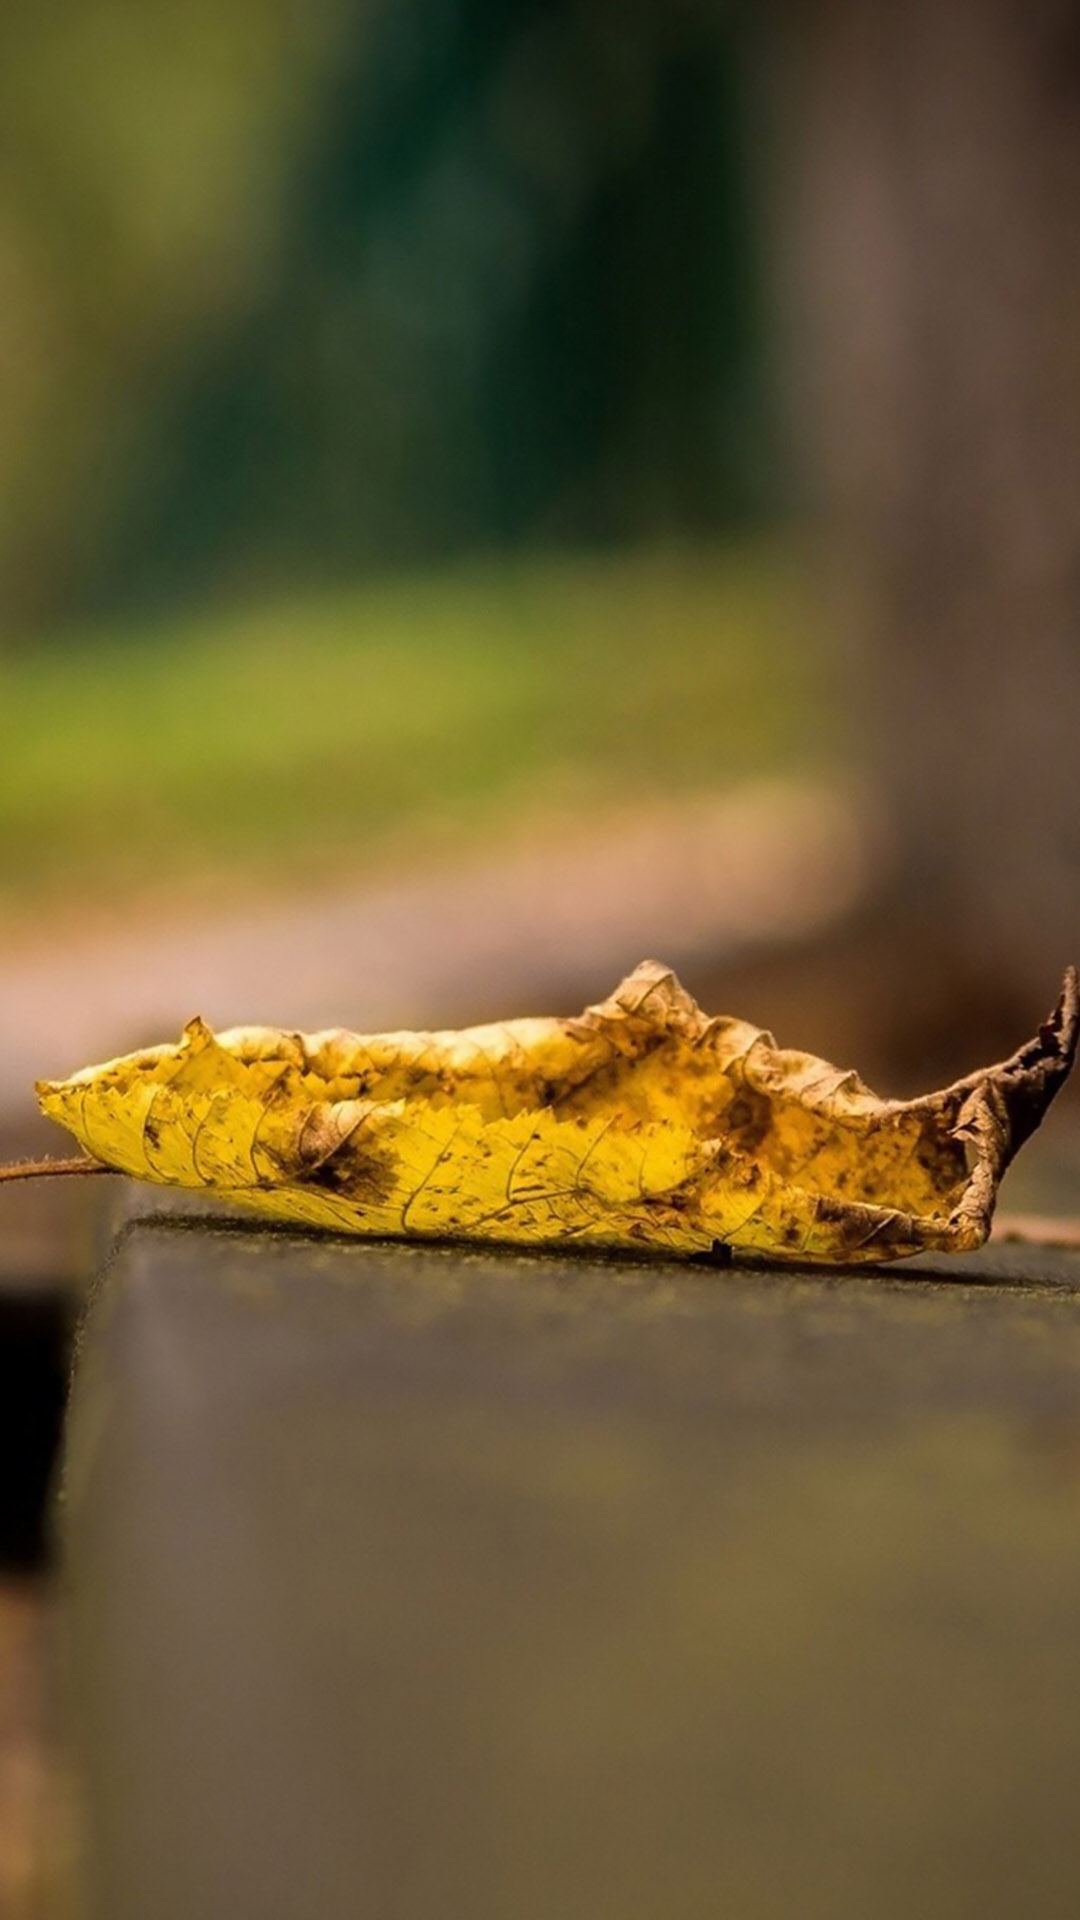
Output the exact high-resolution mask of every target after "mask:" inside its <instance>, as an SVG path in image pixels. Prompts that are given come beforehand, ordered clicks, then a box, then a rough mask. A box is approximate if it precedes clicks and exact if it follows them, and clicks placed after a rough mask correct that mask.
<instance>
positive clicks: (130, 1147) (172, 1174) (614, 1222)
mask: <svg viewBox="0 0 1080 1920" xmlns="http://www.w3.org/2000/svg"><path fill="white" fill-rule="evenodd" d="M1078 1017H1080V1016H1078V1005H1077V980H1076V974H1075V972H1074V971H1073V970H1071V969H1070V971H1069V973H1068V974H1067V975H1066V978H1065V985H1064V988H1063V991H1062V995H1061V999H1060V1001H1059V1003H1058V1006H1057V1008H1056V1010H1055V1012H1054V1013H1053V1014H1052V1015H1051V1017H1050V1019H1049V1021H1048V1022H1047V1024H1046V1025H1045V1026H1044V1027H1042V1028H1041V1029H1040V1032H1039V1034H1038V1035H1037V1037H1036V1038H1035V1039H1034V1040H1031V1041H1029V1042H1028V1044H1027V1045H1026V1046H1024V1047H1022V1048H1021V1049H1020V1051H1019V1052H1018V1053H1017V1054H1015V1055H1014V1056H1013V1058H1012V1059H1011V1060H1008V1061H1005V1062H1004V1063H1003V1064H1002V1065H1000V1066H996V1067H990V1068H988V1069H986V1070H985V1071H984V1072H982V1073H975V1074H972V1075H970V1076H969V1077H968V1078H967V1079H966V1080H961V1081H958V1082H957V1084H956V1085H955V1086H952V1087H948V1088H946V1089H945V1090H944V1091H943V1092H941V1093H934V1094H929V1095H927V1096H925V1097H924V1098H922V1099H918V1100H909V1101H895V1100H879V1099H878V1098H877V1097H876V1095H874V1094H873V1093H871V1092H870V1091H869V1089H868V1088H867V1087H865V1086H864V1085H863V1083H862V1082H861V1081H860V1080H859V1078H858V1077H857V1075H856V1074H854V1073H840V1072H837V1071H836V1069H835V1068H833V1067H830V1066H827V1065H826V1064H825V1063H824V1062H823V1061H821V1060H816V1059H814V1058H813V1057H812V1056H811V1055H809V1054H805V1053H795V1052H788V1051H784V1050H781V1049H779V1048H777V1046H776V1044H775V1042H774V1041H773V1039H772V1037H771V1035H769V1034H767V1033H762V1032H760V1031H759V1030H758V1029H757V1028H756V1027H752V1026H748V1025H746V1023H745V1022H743V1021H741V1020H732V1019H724V1018H717V1019H710V1018H708V1017H707V1016H706V1015H705V1014H704V1013H702V1011H701V1009H700V1008H699V1007H698V1006H697V1005H696V1004H695V1002H694V1001H693V1000H692V999H691V998H690V996H689V994H687V993H686V992H685V991H684V990H683V988H682V987H681V986H680V985H679V983H678V981H677V980H676V978H675V976H674V974H672V973H671V972H670V971H669V970H668V969H667V968H665V967H662V966H660V965H659V964H658V963H657V962H655V961H645V962H644V963H643V964H642V965H641V966H639V967H638V968H637V969H636V970H635V972H634V973H632V974H630V976H629V977H628V978H627V979H626V980H624V981H623V983H622V985H621V986H620V987H618V988H617V989H616V991H615V993H614V994H613V995H612V996H611V998H610V999H609V1000H606V1001H605V1002H604V1003H603V1005H601V1006H598V1007H591V1008H589V1009H588V1011H587V1012H585V1013H584V1014H583V1015H582V1016H581V1017H580V1018H578V1019H571V1020H513V1021H509V1022H507V1023H506V1024H505V1025H500V1026H489V1027H474V1028H470V1029H466V1030H465V1031H462V1032H460V1033H389V1034H377V1035H374V1036H369V1037H362V1036H358V1035H356V1034H351V1033H345V1032H340V1031H332V1032H328V1033H319V1034H313V1035H310V1036H305V1035H303V1034H297V1033H279V1032H276V1031H274V1030H272V1029H268V1028H261V1027H251V1028H238V1029H236V1030H235V1031H233V1032H230V1033H224V1034H221V1035H219V1036H215V1035H214V1034H213V1033H212V1032H211V1031H210V1029H209V1028H208V1027H207V1026H206V1025H205V1024H204V1023H203V1022H202V1021H201V1020H193V1021H191V1023H190V1024H189V1025H188V1026H187V1027H186V1028H185V1030H184V1034H183V1038H182V1039H181V1040H180V1042H179V1044H178V1045H176V1046H163V1047H155V1048H152V1049H150V1050H149V1051H147V1052H144V1053H136V1054H131V1055H128V1056H127V1057H126V1058H124V1059H121V1060H114V1061H110V1062H108V1063H107V1064H106V1065H104V1066H100V1067H88V1068H86V1069H85V1070H84V1071H83V1072H81V1073H77V1074H75V1075H74V1076H73V1077H72V1078H71V1079H70V1080H63V1081H56V1082H48V1081H46V1082H42V1083H41V1084H40V1085H39V1088H38V1094H39V1098H40V1101H41V1105H42V1108H43V1109H44V1111H45V1113H47V1114H48V1115H49V1116H50V1117H51V1118H52V1119H54V1120H58V1121H60V1122H61V1123H62V1125H64V1126H66V1127H68V1128H70V1130H71V1132H72V1133H73V1134H75V1136H76V1138H77V1139H78V1140H79V1141H80V1142H81V1143H82V1145H83V1146H84V1147H85V1148H86V1150H87V1152H88V1153H90V1154H91V1155H93V1156H94V1158H95V1159H96V1160H98V1161H100V1162H101V1163H103V1164H104V1165H106V1166H109V1167H113V1168H116V1169H118V1170H121V1171H123V1172H126V1173H130V1174H134V1175H136V1176H137V1177H138V1178H140V1179H145V1180H154V1181H160V1182H163V1183H165V1184H166V1185H172V1186H181V1187H200V1188H204V1189H207V1190H209V1191H210V1192H211V1193H213V1194H215V1195H217V1196H219V1197H220V1198H221V1199H223V1200H227V1201H230V1202H240V1203H242V1204H244V1205H247V1206H251V1207H255V1208H257V1209H258V1210H259V1211H260V1212H262V1213H265V1214H269V1215H272V1216H274V1217H275V1218H277V1219H280V1220H287V1221H297V1222H302V1223H303V1224H305V1225H309V1226H315V1227H328V1228H332V1229H336V1230H338V1231H343V1232H347V1233H363V1234H390V1235H400V1234H405V1235H409V1236H450V1237H467V1238H477V1239H489V1240H505V1241H515V1242H518V1243H525V1244H529V1245H539V1244H542V1243H552V1242H557V1243H562V1244H566V1243H568V1242H569V1243H574V1244H598V1245H605V1246H613V1247H634V1248H641V1247H649V1248H655V1249H659V1250H662V1251H664V1252H666V1253H677V1254H696V1253H708V1252H710V1251H716V1250H718V1249H723V1248H733V1249H738V1250H741V1251H747V1252H752V1253H755V1254H761V1255H766V1256H769V1257H771V1258H774V1259H779V1260H789V1261H820V1262H845V1261H864V1260H891V1259H896V1258H898V1257H900V1256H901V1255H904V1254H911V1253H918V1252H922V1251H925V1250H927V1249H933V1250H934V1251H939V1252H966V1251H967V1250H968V1249H970V1248H973V1247H977V1246H979V1245H981V1243H982V1242H983V1240H985V1238H986V1236H987V1233H988V1231H989V1227H990V1220H991V1215H992V1212H993V1206H994V1198H995V1195H996V1191H997V1186H998V1182H999V1180H1000V1178H1001V1175H1002V1173H1003V1172H1004V1170H1005V1167H1006V1166H1007V1165H1008V1163H1009V1161H1010V1160H1011V1158H1012V1156H1013V1154H1014V1153H1015V1152H1016V1150H1017V1148H1018V1147H1019V1146H1020V1145H1021V1144H1022V1143H1023V1141H1024V1140H1025V1139H1026V1138H1027V1136H1028V1135H1029V1134H1030V1133H1031V1132H1032V1131H1033V1129H1034V1128H1035V1127H1036V1126H1037V1125H1038V1124H1039V1121H1040V1120H1041V1118H1042V1116H1043V1113H1044V1112H1045V1110H1046V1108H1047V1106H1048V1105H1049V1103H1050V1101H1051V1100H1052V1099H1053V1097H1054V1094H1055V1093H1056V1092H1057V1089H1058V1088H1059V1087H1060V1086H1061V1084H1062V1082H1063V1081H1064V1080H1065V1078H1066V1076H1067V1074H1068V1072H1069V1069H1070V1067H1071V1065H1072V1061H1073V1056H1074V1053H1075V1050H1076V1041H1077V1026H1078Z"/></svg>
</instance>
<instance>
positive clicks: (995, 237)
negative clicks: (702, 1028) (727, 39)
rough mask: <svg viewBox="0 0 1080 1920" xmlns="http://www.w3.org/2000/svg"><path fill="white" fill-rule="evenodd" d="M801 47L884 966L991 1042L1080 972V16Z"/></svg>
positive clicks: (850, 23) (814, 294)
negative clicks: (883, 850) (883, 823)
mask: <svg viewBox="0 0 1080 1920" xmlns="http://www.w3.org/2000/svg"><path fill="white" fill-rule="evenodd" d="M783 18H784V20H785V22H786V26H787V29H788V53H789V55H790V54H793V55H794V58H793V59H792V60H791V63H790V74H791V76H792V78H793V82H794V87H795V91H794V92H793V94H792V97H791V101H790V103H789V104H790V105H791V107H792V109H793V112H792V117H791V121H790V125H791V126H792V127H794V128H797V133H796V134H795V137H794V143H793V145H792V147H791V149H790V150H789V152H788V154H787V156H786V160H787V164H786V166H785V168H784V170H783V175H784V177H783V179H782V181H781V189H782V193H783V196H784V199H785V202H786V207H787V214H788V217H789V219H790V227H789V237H790V242H791V246H790V249H789V255H788V257H789V259H794V262H795V267H796V286H797V290H798V297H799V304H798V311H799V314H800V326H799V329H798V332H797V336H796V339H795V340H794V341H793V346H794V347H795V349H796V354H795V357H796V372H797V379H796V385H797V386H798V387H799V388H800V390H801V394H802V399H803V402H804V403H805V405H806V413H805V418H804V420H803V423H802V424H803V428H804V430H805V433H806V437H807V440H808V443H809V447H810V460H811V464H812V469H813V467H815V466H816V470H817V472H818V473H819V474H821V475H822V476H823V480H824V487H823V492H824V499H823V502H822V505H823V507H824V510H825V515H826V521H827V523H828V522H829V521H830V520H831V523H832V525H833V526H834V527H835V528H838V529H839V530H840V531H841V533H842V536H843V541H844V550H845V557H846V560H847V561H848V562H849V563H851V562H853V563H854V567H855V569H856V571H857V573H858V575H859V576H860V579H861V583H862V584H863V585H864V586H865V587H866V588H867V589H868V591H867V594H866V596H865V605H866V609H868V617H869V634H868V635H864V638H865V639H868V641H869V644H868V645H866V646H865V648H864V650H863V654H864V657H865V660H866V663H867V674H866V678H865V679H864V682H863V695H864V698H865V703H866V704H865V715H864V719H865V731H864V737H865V739H866V741H867V746H868V754H869V757H870V762H871V764H870V768H869V771H870V774H871V778H872V780H873V782H874V783H875V785H876V786H877V788H878V789H879V790H880V791H881V793H882V794H883V796H884V800H885V803H886V808H887V817H888V825H889V828H890V830H891V846H892V851H893V856H894V861H893V882H894V886H893V891H892V892H891V894H890V896H889V899H888V903H887V907H886V908H885V909H883V911H882V914H881V916H880V918H881V919H882V920H884V921H887V923H888V924H887V927H884V928H883V929H882V934H883V940H884V943H885V944H887V945H888V946H889V950H890V951H891V952H893V953H894V954H895V955H897V957H898V958H899V961H900V967H901V974H900V981H899V984H900V986H901V989H902V992H910V990H911V983H912V982H913V981H914V980H915V978H916V976H917V974H918V973H919V972H920V971H921V972H922V974H923V975H924V978H925V976H927V975H933V976H934V977H936V978H938V979H940V980H942V981H943V982H944V981H947V982H948V989H949V992H948V1004H947V1005H942V1007H941V1009H940V1010H941V1013H942V1018H943V1020H947V1019H949V1018H951V1017H953V1009H954V1008H955V1004H956V1001H957V1000H958V999H959V998H960V997H961V995H962V993H968V994H970V995H971V996H973V998H972V1004H973V1005H974V1006H976V1007H981V1008H982V1009H983V1010H984V1019H983V1024H984V1026H993V1027H994V1028H995V1029H996V1028H997V1027H998V1026H999V1025H1000V1024H1001V1022H1002V1021H1003V1020H1005V1019H1006V1018H1008V1019H1009V1020H1012V1019H1014V1018H1016V1017H1018V1015H1019V1001H1020V1000H1021V999H1023V1001H1024V1002H1025V1003H1026V1005H1027V1008H1028V1012H1030V1002H1031V998H1032V996H1034V999H1035V1001H1036V1003H1037V1002H1038V1000H1039V998H1040V996H1044V995H1045V994H1046V993H1047V991H1048V989H1049V988H1051V987H1052V985H1053V981H1054V976H1055V973H1057V972H1060V969H1061V966H1062V964H1063V962H1065V961H1066V960H1069V959H1080V12H1078V9H1077V7H1076V5H1075V4H1073V3H1072V0H906V3H905V4H903V5H900V6H898V5H896V4H894V0H815V3H814V4H810V5H807V6H798V7H796V6H794V5H791V6H790V7H789V8H788V9H787V10H786V11H785V13H784V15H783ZM804 351H805V358H801V356H802V354H803V352H804ZM854 657H855V658H856V659H857V658H858V657H859V656H858V655H855V656H854ZM914 992H915V994H916V995H917V994H918V992H919V988H918V986H916V987H915V988H914ZM920 1017H921V1018H924V1019H925V1017H926V1009H925V1006H923V1007H921V1008H920ZM1020 1024H1021V1025H1022V1024H1023V1020H1022V1019H1021V1021H1020Z"/></svg>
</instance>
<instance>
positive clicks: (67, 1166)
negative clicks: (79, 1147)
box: [0, 1154, 118, 1180]
mask: <svg viewBox="0 0 1080 1920" xmlns="http://www.w3.org/2000/svg"><path fill="white" fill-rule="evenodd" d="M117 1171H118V1169H117V1168H116V1167H106V1166H103V1165H102V1163H101V1161H100V1160H91V1159H90V1158H89V1156H88V1155H86V1154H80V1155H79V1156H78V1157H77V1158H76V1159H73V1160H12V1161H11V1162H10V1163H9V1165H8V1166H6V1167H0V1180H44V1179H47V1178H48V1177H49V1176H50V1175H52V1174H54V1173H116V1172H117Z"/></svg>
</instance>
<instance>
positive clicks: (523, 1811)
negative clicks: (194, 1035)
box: [63, 1217, 1080, 1920]
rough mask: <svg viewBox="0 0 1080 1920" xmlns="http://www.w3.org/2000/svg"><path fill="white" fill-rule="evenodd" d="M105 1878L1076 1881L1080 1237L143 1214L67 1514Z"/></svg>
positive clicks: (740, 1894)
mask: <svg viewBox="0 0 1080 1920" xmlns="http://www.w3.org/2000/svg"><path fill="white" fill-rule="evenodd" d="M63 1536H64V1544H65V1553H66V1592H67V1603H66V1604H67V1616H68V1617H67V1635H68V1640H69V1645H70V1653H71V1656H72V1657H71V1659H70V1661H69V1670H70V1673H71V1675H72V1688H73V1693H72V1700H73V1708H74V1718H75V1726H76V1733H77V1745H78V1751H79V1753H80V1755H81V1760H82V1767H83V1778H84V1788H85V1799H86V1816H87V1830H88V1835H89V1841H88V1851H87V1865H86V1875H87V1882H88V1893H89V1914H90V1920H105V1917H106V1916H107V1920H148V1916H151V1915H152V1916H153V1917H154V1920H190V1916H192V1915H194V1914H197V1915H199V1920H219V1916H220V1920H314V1917H315V1916H317V1917H318V1920H346V1916H348V1920H364V1917H365V1916H368V1915H370V1916H372V1920H433V1916H436V1915H437V1916H439V1920H459V1917H460V1920H705V1917H706V1916H708V1917H709V1920H711V1916H713V1915H725V1916H732V1920H792V1917H793V1916H798V1917H799V1920H818V1916H820V1917H821V1920H826V1916H827V1917H828V1920H846V1916H851V1920H867V1917H868V1916H873V1920H893V1916H895V1917H896V1920H901V1916H903V1920H909V1916H910V1915H912V1914H914V1913H917V1914H919V1915H920V1916H921V1917H923V1920H925V1917H926V1916H942V1917H943V1920H944V1916H948V1920H964V1917H965V1916H968V1915H971V1916H973V1917H974V1916H975V1915H979V1916H980V1917H981V1920H988V1917H989V1920H992V1917H993V1916H997V1915H1001V1916H1003V1917H1004V1916H1006V1915H1008V1916H1015V1915H1017V1914H1019V1913H1024V1914H1038V1915H1039V1916H1040V1920H1056V1917H1057V1916H1059V1915H1060V1916H1062V1920H1064V1916H1066V1915H1067V1916H1069V1920H1072V1916H1073V1915H1074V1914H1075V1912H1076V1911H1077V1909H1078V1906H1080V1840H1078V1838H1077V1831H1076V1819H1075V1797H1076V1787H1075V1774H1076V1770H1077V1763H1078V1761H1080V1731H1078V1728H1077V1702H1078V1700H1080V1259H1078V1258H1077V1257H1076V1256H1072V1255H1069V1254H1064V1253H1045V1254H1042V1255H1039V1256H1035V1257H1033V1256H1032V1255H1031V1253H1030V1252H1029V1251H1027V1250H1022V1249H1016V1248H1010V1247H999V1248H995V1249H992V1250H990V1251H987V1252H985V1253H984V1254H982V1255H979V1256H973V1257H972V1258H971V1259H969V1260H966V1261H957V1262H953V1263H952V1264H951V1265H950V1266H948V1267H947V1268H942V1269H941V1270H940V1277H936V1276H935V1273H934V1272H932V1271H930V1272H928V1271H927V1270H925V1268H924V1270H922V1271H921V1272H912V1271H911V1270H907V1271H904V1272H901V1271H899V1270H894V1271H892V1272H891V1273H889V1274H878V1275H876V1276H867V1275H863V1274H849V1275H846V1276H844V1277H839V1276H830V1275H824V1276H823V1275H811V1274H799V1273H794V1274H787V1275H780V1274H777V1273H770V1272H766V1271H764V1270H743V1269H734V1270H733V1269H729V1270H726V1271H717V1270H711V1269H705V1268H694V1267H675V1266H670V1265H666V1264H664V1265H658V1264H640V1265H632V1264H631V1265H628V1264H626V1263H622V1262H606V1261H603V1260H600V1259H595V1258H594V1259H585V1260H582V1259H579V1258H573V1259H571V1258H556V1257H550V1256H549V1257H546V1258H545V1257H542V1256H535V1257H529V1256H520V1255H518V1256H515V1255H509V1254H503V1253H499V1252H495V1251H492V1252H483V1253H478V1252H462V1251H460V1250H455V1249H451V1248H430V1249H422V1248H410V1247H405V1246H387V1245H381V1246H365V1245H362V1244H344V1243H341V1242H335V1241H323V1242H313V1241H310V1240H308V1241H305V1240H302V1239H299V1238H295V1237H291V1236H289V1235H287V1234H280V1233H272V1232H266V1231H262V1230H258V1229H256V1228H244V1227H239V1226H234V1227H232V1228H231V1229H226V1228H225V1227H219V1228H213V1227H210V1226H207V1225H206V1224H205V1223H201V1222H200V1221H199V1220H198V1219H191V1218H188V1217H174V1218H169V1217H161V1218H158V1219H156V1220H155V1219H150V1220H142V1221H140V1220H139V1218H138V1217H136V1218H135V1219H134V1220H133V1221H131V1222H129V1223H128V1225H127V1226H126V1227H125V1228H124V1229H123V1231H122V1234H121V1236H120V1240H119V1243H118V1246H117V1249H116V1252H115V1255H114V1258H113V1260H112V1262H111V1264H110V1266H109V1267H108V1269H107V1271H106V1274H105V1276H104V1278H103V1280H102V1282H101V1284H100V1286H99V1287H98V1289H97V1291H96V1293H95V1295H94V1297H93V1299H92V1301H91V1303H90V1306H89V1309H88V1312H87V1315H86V1319H85V1323H84V1327H83V1332H82V1337H81V1341H80V1344H79V1351H78V1360H77V1365H76V1373H75V1382H74V1392H73V1398H72V1405H71V1412H70V1423H69V1433H68V1446H67V1485H66V1500H65V1507H64V1518H63Z"/></svg>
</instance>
